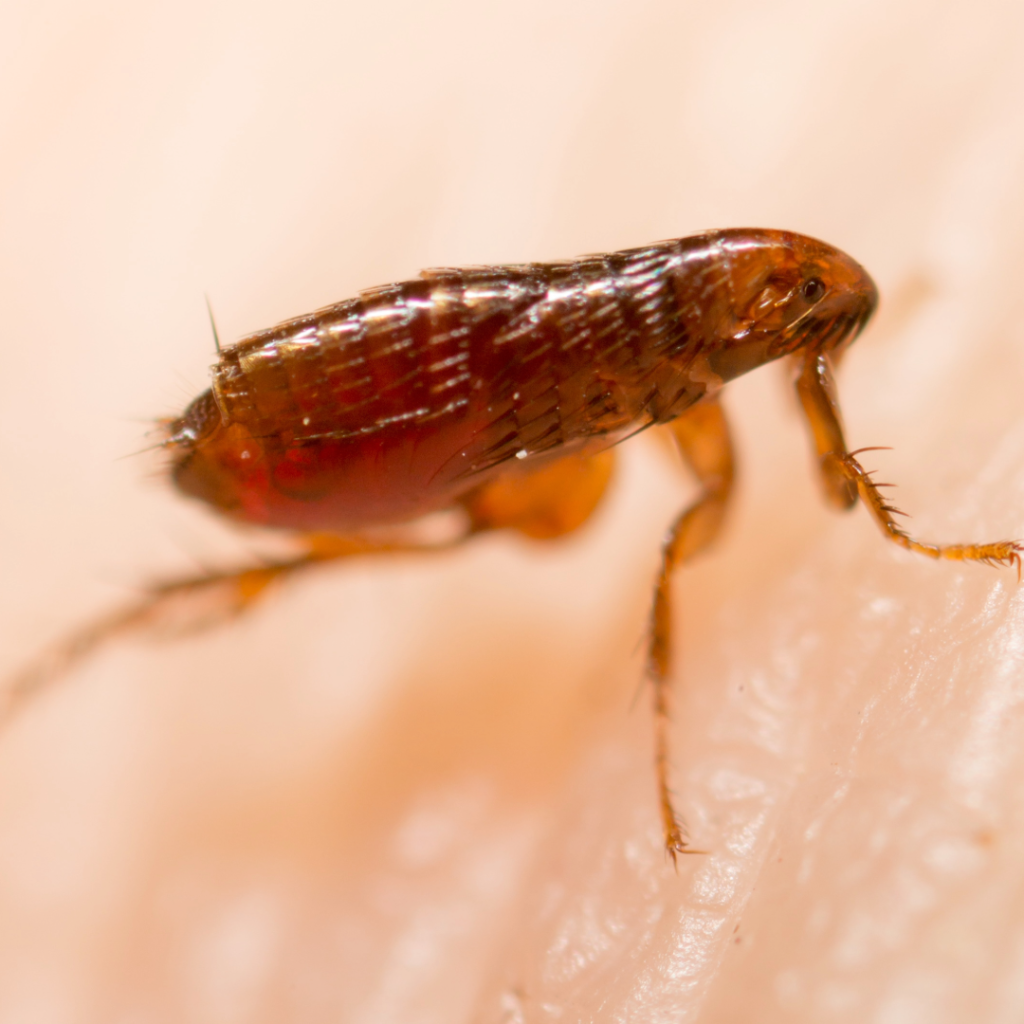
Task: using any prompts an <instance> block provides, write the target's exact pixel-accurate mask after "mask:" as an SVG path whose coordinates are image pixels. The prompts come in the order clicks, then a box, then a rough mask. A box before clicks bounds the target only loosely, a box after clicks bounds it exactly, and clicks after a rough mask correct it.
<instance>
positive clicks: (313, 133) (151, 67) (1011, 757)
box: [0, 0, 1024, 1024]
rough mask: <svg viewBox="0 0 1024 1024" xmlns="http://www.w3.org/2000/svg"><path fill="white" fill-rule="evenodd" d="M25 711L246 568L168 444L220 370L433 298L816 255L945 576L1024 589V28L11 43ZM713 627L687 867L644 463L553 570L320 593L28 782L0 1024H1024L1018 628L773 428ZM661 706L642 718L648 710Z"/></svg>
mask: <svg viewBox="0 0 1024 1024" xmlns="http://www.w3.org/2000/svg"><path fill="white" fill-rule="evenodd" d="M0 26H2V27H0V151H2V154H3V158H2V160H0V324H2V333H0V346H2V348H0V351H2V354H3V363H2V366H3V371H2V375H0V395H2V398H0V489H2V494H3V502H2V505H0V530H2V532H0V536H2V538H3V542H2V547H0V551H2V555H0V572H2V580H3V587H2V591H0V645H2V646H0V673H6V672H8V671H13V670H14V668H15V667H16V666H18V665H19V664H21V663H22V662H23V661H24V660H25V659H26V658H27V657H28V656H29V655H30V654H32V653H33V652H35V651H37V650H38V649H40V647H42V646H43V645H45V644H46V642H47V641H48V640H51V639H53V638H54V637H57V636H59V635H60V634H61V632H62V631H63V630H65V629H67V628H68V627H69V626H71V625H72V624H74V623H76V622H79V621H81V620H83V619H85V618H88V617H89V616H90V615H94V614H96V613H98V612H101V611H103V610H104V609H107V608H110V607H113V606H114V605H115V604H116V603H117V602H118V601H120V600H123V599H124V598H125V597H127V596H128V595H129V594H130V593H131V587H132V585H134V584H136V583H138V582H140V581H145V580H147V579H151V578H154V577H158V576H160V575H163V574H167V573H172V572H176V571H184V570H189V569H191V568H193V567H194V566H195V565H196V563H197V562H198V563H203V564H210V563H212V564H223V563H224V562H226V561H229V560H231V559H234V558H244V557H245V555H246V552H247V551H249V550H251V548H252V547H253V546H254V545H255V544H256V543H257V541H256V540H255V539H254V538H252V537H250V536H246V535H239V534H236V533H233V532H232V531H230V530H228V529H226V528H224V527H222V526H221V525H219V524H218V523H216V522H214V521H213V519H212V517H210V516H209V515H208V514H206V513H205V512H204V511H203V510H202V509H200V508H198V507H195V506H193V505H191V504H190V503H188V502H185V501H183V500H180V499H178V498H177V497H176V496H175V495H174V494H173V493H172V492H171V491H170V490H169V488H168V487H167V486H166V484H165V483H164V482H163V481H162V480H161V478H160V474H159V459H158V458H157V457H154V456H153V455H148V456H140V457H127V458H125V457H124V456H131V455H132V453H133V452H136V451H138V450H139V449H140V448H142V447H144V446H145V445H146V444H148V443H149V442H150V440H151V439H147V437H146V430H147V419H149V418H152V417H154V416H160V415H165V414H169V413H174V412H176V411H178V410H179V409H180V408H181V407H182V406H183V405H184V403H185V402H186V401H187V400H188V399H189V398H191V397H192V396H193V395H194V394H195V393H196V392H198V391H199V390H200V389H201V388H202V387H204V386H205V383H204V382H205V380H206V367H207V365H208V364H209V363H210V362H211V360H212V345H211V339H210V333H209V327H208V324H207V321H206V311H205V308H204V305H203V294H204V292H205V293H207V294H208V295H209V296H210V299H211V301H212V303H213V306H214V308H215V310H216V313H217V316H218V319H219V325H220V329H221V334H222V336H223V337H224V338H225V339H231V338H236V337H238V336H240V335H241V334H243V333H245V332H247V331H249V330H254V329H257V328H260V327H265V326H268V325H270V324H271V323H273V322H274V321H276V320H278V319H281V318H284V317H286V316H289V315H292V314H297V313H301V312H305V311H307V310H309V309H312V308H314V307H316V306H318V305H322V304H324V303H327V302H329V301H333V300H336V299H339V298H342V297H345V296H348V295H351V294H352V293H354V292H355V291H356V290H357V289H358V288H360V287H365V286H370V285H375V284H379V283H383V282H386V281H389V280H394V279H400V278H403V277H407V276H410V275H412V274H414V273H415V272H416V271H418V270H419V268H420V267H422V266H428V265H434V264H447V265H457V264H466V263H482V262H511V261H521V260H530V259H549V258H558V257H569V256H573V255H577V254H579V253H584V252H591V251H596V250H608V249H614V248H618V247H624V246H629V245H639V244H643V243H645V242H649V241H653V240H656V239H661V238H666V237H671V236H676V235H683V234H687V233H690V232H693V231H696V230H699V229H702V228H705V227H717V226H728V225H743V224H755V225H764V226H777V227H788V228H793V229H796V230H799V231H804V232H807V233H810V234H814V235H818V236H820V237H822V238H825V239H827V240H828V241H830V242H832V243H834V244H836V245H839V246H841V247H842V248H844V249H846V250H848V251H849V252H850V253H851V254H853V255H854V256H855V257H856V258H857V259H859V260H861V261H862V262H863V263H864V264H865V265H866V266H867V267H868V268H869V269H870V270H871V272H872V273H873V274H874V275H875V277H876V279H877V281H878V283H879V286H880V288H881V291H882V295H883V301H884V309H883V312H882V314H881V316H880V317H879V319H878V321H877V323H876V325H875V326H874V327H873V328H872V330H871V331H870V332H869V333H868V334H867V335H865V336H864V338H863V339H862V340H861V341H859V342H858V344H857V346H856V347H855V348H854V349H853V351H852V352H851V354H850V356H849V358H848V360H847V363H846V365H845V366H844V367H843V373H842V377H841V380H840V390H841V395H842V399H843V404H844V409H845V413H846V420H847V427H848V432H849V436H850V439H851V442H852V443H853V444H855V445H869V444H888V445H892V446H894V448H895V451H893V452H892V453H878V454H876V455H874V456H872V457H871V459H872V464H874V465H877V466H879V467H880V468H881V471H882V473H883V475H884V477H885V478H887V479H895V480H897V481H899V482H900V483H901V485H902V486H901V489H900V491H899V492H898V494H899V501H900V503H901V504H903V505H904V506H905V507H906V508H907V509H908V510H909V511H911V512H912V513H913V514H914V519H913V521H912V522H913V526H914V528H915V529H916V530H918V531H920V533H921V534H923V535H924V536H925V537H926V538H931V539H951V540H967V539H981V540H986V539H997V538H1000V537H1003V536H1014V535H1016V536H1021V535H1024V401H1022V398H1021V394H1022V389H1024V325H1022V323H1021V316H1020V308H1021V301H1020V296H1021V292H1022V289H1024V62H1022V61H1021V54H1022V53H1024V8H1021V6H1020V4H1019V3H1016V2H1014V0H1006V2H1003V3H999V2H994V0H993V2H988V3H978V2H974V3H971V4H967V3H953V2H944V3H929V2H921V3H913V2H910V0H874V2H871V0H864V2H844V3H838V2H837V3H821V2H820V0H818V2H809V0H807V2H805V0H788V2H786V0H783V2H773V3H764V2H754V0H732V2H717V3H706V2H705V3H700V4H697V3H689V2H688V3H681V2H677V3H671V2H668V0H650V2H647V3H638V2H635V0H634V2H626V0H587V2H585V3H583V2H577V3H558V2H551V0H548V2H542V0H518V2H517V3H515V4H496V3H495V4H481V3H479V2H473V0H450V2H446V3H375V4H366V5H355V4H346V3H339V4H333V5H329V4H316V3H312V2H306V3H301V2H300V3H294V4H290V5H287V7H286V6H285V5H269V4H264V5H257V4H252V3H229V2H214V3H209V2H207V3H202V4H200V3H192V2H190V0H185V2H182V3H179V4H175V5H173V6H172V5H161V6H158V5H149V4H136V3H113V2H103V0H93V2H91V3H88V4H86V3H79V4H72V3H63V2H61V0H54V2H51V3H28V2H23V3H20V4H16V5H15V4H8V5H6V7H5V8H4V9H3V12H2V16H0ZM728 408H729V411H730V412H731V414H732V415H733V418H734V421H735V424H736V433H737V439H738V444H739V449H740V459H741V469H742V472H743V476H742V485H741V487H740V489H739V493H738V495H737V503H736V507H735V514H734V516H733V519H732V520H731V522H730V525H729V529H728V532H727V535H726V537H725V538H724V541H723V543H722V545H721V547H720V548H719V550H718V551H717V553H715V554H714V555H713V556H711V557H708V558H706V559H705V560H703V561H702V562H701V563H700V565H699V566H695V567H694V568H693V570H692V571H690V572H688V573H687V574H685V577H684V578H683V579H682V580H681V583H680V598H679V601H680V607H679V626H680V630H681V636H682V637H683V643H684V652H685V653H684V657H683V659H682V663H681V664H680V666H679V668H678V678H679V679H680V687H679V693H680V697H679V703H678V713H677V727H676V730H675V734H676V741H677V745H678V749H677V757H676V779H677V786H678V790H679V793H680V801H681V804H682V806H683V808H684V810H685V813H686V815H687V818H688V820H689V822H690V825H691V828H692V832H693V835H694V839H695V841H696V842H697V843H698V844H699V845H700V846H701V847H702V848H704V849H706V850H708V851H709V853H708V854H707V855H706V856H703V857H694V858H690V859H688V860H686V861H685V862H684V863H683V864H682V865H681V868H680V871H679V874H678V875H676V874H675V873H673V872H672V870H671V869H670V867H669V866H668V865H667V864H666V862H665V859H664V856H663V854H662V852H661V850H660V845H659V835H658V828H657V822H656V818H655V807H654V799H653V779H652V772H651V767H650V759H651V758H650V734H649V714H648V708H647V702H646V700H645V699H644V698H643V697H641V699H640V700H639V701H638V702H637V703H636V705H635V706H632V702H633V699H634V697H635V695H636V691H637V686H638V680H639V677H640V668H641V665H640V656H639V648H638V642H639V639H640V637H641V635H642V631H643V623H644V616H645V613H646V606H647V600H648V595H649V584H650V580H651V577H652V573H653V571H654V568H655V564H656V557H657V545H658V541H659V538H660V535H661V533H662V531H663V530H664V528H665V526H666V524H667V523H668V521H669V520H670V518H671V517H672V515H673V513H674V512H675V511H676V510H677V509H678V508H679V507H681V505H682V504H683V503H684V502H685V501H686V500H687V498H688V497H690V496H692V493H693V487H692V483H690V482H688V481H687V480H686V478H685V477H683V476H681V475H678V474H676V473H675V471H674V469H673V467H672V466H671V464H670V462H669V461H668V460H667V459H666V458H665V457H664V456H663V454H662V453H661V452H660V451H658V450H656V449H651V448H649V447H646V446H645V445H644V444H643V443H639V444H634V445H631V446H629V448H628V450H627V451H626V452H624V455H625V458H624V460H623V465H622V471H621V474H620V477H619V481H618V486H617V488H616V489H615V491H614V493H613V495H612V497H611V499H610V501H609V502H608V504H607V505H606V507H605V508H604V509H603V510H602V512H601V514H600V515H599V516H598V517H597V518H596V519H595V520H594V522H593V523H592V524H591V525H590V526H589V527H588V528H587V529H586V530H585V531H583V532H581V533H580V534H579V535H578V536H577V537H575V538H573V539H571V540H569V541H568V542H565V543H561V544H557V545H550V546H548V547H543V546H537V545H530V544H527V543H526V542H523V541H519V540H516V539H513V538H501V537H495V538H488V539H486V540H483V541H480V542H478V543H475V544H473V545H472V546H471V547H468V548H466V549H465V550H463V551H460V552H459V553H457V554H455V555H452V556H449V557H445V558H441V559H434V560H420V561H416V560H409V561H400V562H392V563H389V564H379V563H360V564H353V565H350V566H346V567H339V568H338V569H336V570H334V571H325V572H323V573H322V574H320V575H318V576H315V577H313V576H311V577H309V578H306V579H304V580H302V581H298V582H296V583H295V584H294V585H292V586H290V587H288V588H287V589H285V590H284V591H282V592H281V593H280V594H279V595H277V596H275V597H274V598H273V599H272V600H270V601H268V602H267V603H266V604H265V605H264V606H263V607H261V608H260V609H259V610H258V611H257V612H255V613H254V614H253V615H251V616H250V617H249V618H248V619H246V620H245V621H243V622H239V623H237V624H235V625H232V626H230V627H228V628H226V629H223V630H220V631H218V632H215V633H213V634H210V635H205V636H202V637H198V638H195V639H191V640H188V641H182V642H179V643H173V644H165V645H157V646H153V645H147V644H146V643H143V642H123V643H119V644H117V645H115V646H114V647H112V648H111V649H109V650H107V651H105V652H103V653H102V654H101V655H100V656H98V657H96V658H94V659H92V660H91V661H90V662H89V663H88V664H87V665H86V666H84V667H83V668H82V669H81V670H80V671H78V672H76V673H74V675H73V676H72V677H71V678H69V679H68V680H66V682H65V684H64V685H62V686H61V687H60V688H58V689H54V690H53V691H52V692H51V693H49V694H47V695H46V696H45V697H44V698H43V699H41V700H40V701H39V702H38V703H37V704H36V705H35V706H34V707H32V708H31V709H30V710H29V711H28V712H27V713H26V714H24V715H22V716H21V717H20V718H19V719H18V720H17V721H16V722H15V723H14V724H13V725H12V726H11V727H10V728H8V730H7V731H6V733H5V734H4V735H3V737H2V739H0V1021H4V1022H6V1021H11V1022H17V1024H64V1022H75V1024H77V1022H83V1024H84V1022H104V1024H106V1022H116V1024H129V1022H131V1024H138V1022H147V1024H148V1022H196V1024H236V1022H237V1024H243V1022H244V1024H248V1022H271V1021H275V1022H276V1021H287V1022H294V1024H305V1022H321V1021H332V1022H337V1021H346V1022H348V1021H352V1022H359V1024H364V1022H365V1024H390V1022H402V1024H406V1022H414V1024H433V1022H438V1024H441V1022H445V1024H448V1022H452V1024H462V1022H467V1024H469V1022H473V1024H476V1022H479V1024H498V1022H505V1024H514V1022H531V1024H532V1022H547V1021H601V1022H605V1021H629V1022H640V1024H647V1022H652V1024H653V1022H662V1021H664V1022H669V1021H671V1022H688V1021H692V1022H702V1024H704V1022H707V1024H710V1022H715V1024H722V1022H730V1024H731V1022H747V1021H751V1020H757V1021H764V1022H775V1021H778V1022H782V1021H786V1022H857V1024H866V1022H877V1024H918V1022H921V1024H925V1022H927V1024H952V1022H972V1024H976V1022H979V1021H986V1022H987V1021H992V1022H1015V1021H1019V1020H1021V1019H1024V588H1018V586H1017V584H1016V580H1015V578H1014V577H1013V575H1012V574H1011V573H1007V572H1002V573H996V572H994V571H993V570H990V569H986V568H983V567H959V566H955V565H944V566H937V565H934V564H932V563H928V562H925V561H921V560H915V559H913V558H911V557H910V556H907V555H905V554H903V553H902V552H899V551H896V550H894V549H892V548H891V547H889V546H886V545H885V544H884V543H883V542H882V541H881V540H880V538H879V536H878V534H877V531H876V529H875V528H874V526H873V525H872V524H871V523H870V522H869V521H868V519H867V517H866V516H865V515H864V514H863V513H860V514H857V515H853V516H846V517H843V516H837V515H834V514H833V513H831V512H830V511H828V510H827V509H826V508H825V507H824V504H823V502H822V501H821V500H820V497H819V495H818V493H817V490H816V487H815V482H814V480H813V477H812V475H811V471H810V459H809V455H808V447H807V442H806V438H805V436H804V433H803V430H802V424H801V422H800V420H799V417H798V416H797V414H796V412H795V408H794V403H793V402H792V401H791V399H790V397H789V394H788V391H787V388H786V386H785V384H784V381H783V378H782V375H781V374H780V373H778V372H775V371H774V370H771V369H769V370H766V371H763V372H761V373H758V374H756V375H754V376H752V377H751V378H749V379H747V380H743V381H741V382H739V383H738V384H737V385H735V386H733V387H731V388H730V390H729V395H728ZM631 706H632V709H631Z"/></svg>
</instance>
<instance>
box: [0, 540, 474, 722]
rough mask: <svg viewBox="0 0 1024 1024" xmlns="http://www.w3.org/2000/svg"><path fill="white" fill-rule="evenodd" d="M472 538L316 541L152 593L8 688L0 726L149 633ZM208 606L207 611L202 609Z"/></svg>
mask: <svg viewBox="0 0 1024 1024" xmlns="http://www.w3.org/2000/svg"><path fill="white" fill-rule="evenodd" d="M465 538H466V535H465V534H464V535H462V536H459V537H456V538H455V539H453V540H450V541H443V542H440V543H436V544H416V543H391V542H378V541H374V540H370V539H365V538H361V537H356V536H344V535H336V534H309V535H307V536H306V537H304V538H303V545H304V547H303V550H302V551H300V552H299V553H298V554H296V555H294V556H293V557H291V558H284V559H279V560H268V561H264V562H262V563H260V564H258V565H255V566H250V567H247V568H243V569H232V570H227V571H224V572H212V571H211V572H203V573H197V574H196V575H194V576H185V577H182V578H181V579H177V580H171V581H168V582H166V583H158V584H154V585H153V586H150V587H149V588H147V589H146V590H145V592H144V593H143V594H142V595H141V596H140V597H139V598H138V599H137V600H135V601H134V602H132V603H130V604H128V605H126V606H125V607H123V608H121V609H119V610H117V611H114V612H113V613H111V614H110V615H107V616H104V617H103V618H100V619H96V620H94V621H93V622H90V623H87V624H86V625H85V626H84V627H82V628H80V629H79V630H77V631H76V632H74V633H72V634H70V635H69V636H67V637H65V638H64V639H63V640H60V641H58V642H57V643H55V644H53V645H52V646H51V647H49V648H48V649H47V650H46V651H44V652H43V654H42V656H41V657H39V658H37V659H36V660H35V661H34V662H33V663H31V664H29V665H28V666H26V667H25V668H24V669H23V670H22V671H21V672H20V673H19V674H18V675H17V676H15V677H14V678H13V679H11V680H9V681H8V682H7V684H6V685H5V686H4V687H3V691H2V694H0V700H2V701H3V706H2V707H0V719H3V718H7V717H9V716H10V715H11V714H12V713H13V712H14V711H16V710H17V709H18V708H20V707H22V706H24V704H25V703H26V701H27V700H29V699H30V698H31V697H33V696H34V695H36V694H37V693H38V692H39V691H40V690H41V689H43V688H44V687H45V686H46V685H47V684H49V683H51V682H53V681H54V680H56V679H58V678H59V677H60V676H62V675H64V674H65V673H66V672H68V671H69V670H70V669H71V668H73V667H74V666H75V665H76V664H77V663H78V662H80V661H82V660H83V659H84V658H86V657H87V656H88V655H90V654H91V653H92V652H93V651H94V650H96V649H97V648H98V647H100V646H102V645H103V644H106V643H107V642H109V641H111V640H114V639H116V638H117V637H120V636H123V635H126V634H130V633H134V632H136V631H138V630H144V629H147V628H158V629H159V628H161V627H163V628H165V629H168V630H171V631H173V632H175V633H181V632H188V631H192V630H198V629H204V628H207V627H209V626H211V625H213V624H215V623H217V622H221V621H223V620H224V619H227V618H232V617H234V616H236V615H240V614H241V613H243V612H244V611H245V610H246V609H247V608H249V607H250V606H251V605H253V604H254V603H255V602H256V601H258V600H259V599H260V597H261V596H262V595H263V593H264V591H266V589H267V588H268V587H269V586H270V585H271V584H272V583H275V582H277V581H279V580H282V579H285V578H286V577H289V576H293V575H295V574H297V573H299V572H301V571H302V570H304V569H307V568H310V567H311V566H314V565H320V564H323V563H324V562H332V561H336V560H339V559H344V558H355V557H360V556H364V555H381V554H398V553H404V552H417V553H426V552H438V551H445V550H448V549H449V548H452V547H454V546H455V545H457V544H459V543H461V542H462V541H463V540H465ZM204 599H205V600H206V602H207V603H206V604H204V603H203V601H204Z"/></svg>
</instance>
